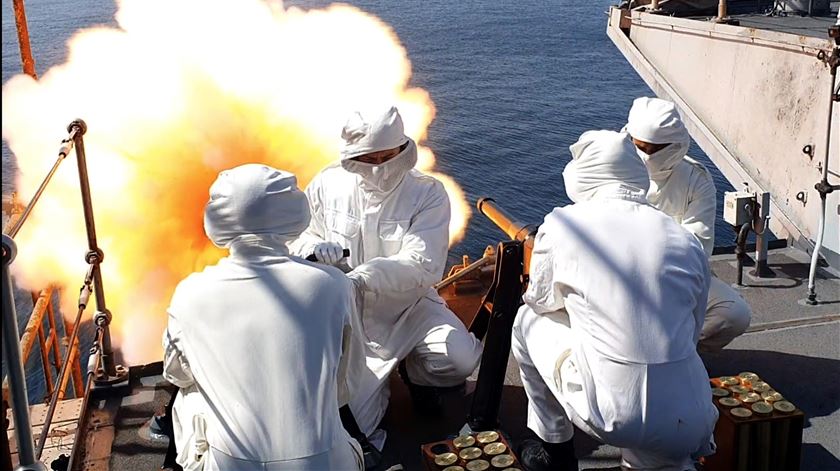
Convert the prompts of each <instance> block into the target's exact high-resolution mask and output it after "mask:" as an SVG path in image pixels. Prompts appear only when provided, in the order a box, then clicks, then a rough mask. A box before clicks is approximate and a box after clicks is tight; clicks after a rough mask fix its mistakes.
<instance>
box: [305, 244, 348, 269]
mask: <svg viewBox="0 0 840 471" xmlns="http://www.w3.org/2000/svg"><path fill="white" fill-rule="evenodd" d="M312 252H313V253H312V255H313V256H314V257H315V261H317V262H321V263H326V264H328V265H335V264H336V263H338V262H339V261H340V260H341V259H342V258H344V257H346V255H345V254H344V252H345V251H344V249H343V248H342V247H341V245H339V244H337V243H335V242H321V243H319V244H317V245H316V246H315V247H313V249H312ZM307 258H309V257H307Z"/></svg>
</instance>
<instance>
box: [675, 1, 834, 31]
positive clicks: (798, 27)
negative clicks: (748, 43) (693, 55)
mask: <svg viewBox="0 0 840 471" xmlns="http://www.w3.org/2000/svg"><path fill="white" fill-rule="evenodd" d="M838 9H840V1H832V2H830V3H829V13H828V15H827V16H803V15H799V14H796V13H785V12H779V13H774V14H770V13H755V12H753V13H738V12H737V10H736V11H735V12H734V13H733V14H731V15H730V18H732V19H733V20H736V21H737V22H738V24H739V25H740V26H743V27H745V28H754V29H762V30H767V31H775V32H777V33H787V34H796V35H801V36H809V37H812V38H819V39H826V38H828V28H829V27H830V26H831V25H833V24H835V22H836V21H837V10H838ZM688 18H691V19H696V20H703V21H707V20H708V19H709V17H708V16H690V17H688Z"/></svg>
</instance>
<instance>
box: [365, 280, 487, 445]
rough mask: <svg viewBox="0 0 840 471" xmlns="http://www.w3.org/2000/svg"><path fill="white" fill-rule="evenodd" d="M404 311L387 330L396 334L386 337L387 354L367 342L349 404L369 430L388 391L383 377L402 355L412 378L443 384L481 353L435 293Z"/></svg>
mask: <svg viewBox="0 0 840 471" xmlns="http://www.w3.org/2000/svg"><path fill="white" fill-rule="evenodd" d="M407 315H408V316H409V318H408V319H406V321H405V322H403V323H401V324H400V326H399V328H398V329H399V332H395V333H394V335H392V336H391V338H392V339H394V338H397V339H399V341H392V342H390V345H389V348H388V350H389V351H390V352H391V355H389V356H388V357H387V358H383V357H381V356H380V355H378V354H376V353H375V352H374V351H372V350H371V349H370V348H366V352H365V364H366V368H365V371H364V372H363V375H364V377H363V378H361V380H360V381H359V386H358V390H357V392H356V393H355V394H354V397H353V398H352V399H351V400H350V410H352V411H353V415H354V416H355V418H356V421H357V422H358V424H359V428H360V429H361V430H362V432H364V433H365V434H366V435H368V436H370V435H371V433H373V432H374V430H375V429H376V426H377V425H378V424H379V422H380V421H381V420H382V417H383V416H384V415H385V411H386V409H387V408H388V399H389V398H390V396H391V392H390V389H389V388H388V377H389V375H390V374H391V372H393V371H394V369H395V368H396V367H397V366H398V365H399V362H400V361H401V360H403V359H405V360H406V369H407V370H408V376H409V377H410V378H411V381H412V382H413V383H414V384H418V385H421V386H443V387H446V386H455V385H458V384H459V383H461V382H463V381H464V380H465V379H466V378H467V377H468V376H469V375H470V374H472V372H473V371H474V370H475V368H476V366H478V362H479V360H480V359H481V350H482V345H481V342H480V341H479V340H478V339H477V338H476V337H475V336H474V335H473V334H471V333H470V332H468V331H467V328H466V327H465V326H464V324H463V323H462V322H461V320H460V319H458V317H457V316H456V315H455V314H454V313H453V312H452V311H450V310H449V308H447V307H446V304H444V303H443V302H442V300H440V299H439V298H438V299H433V298H430V297H423V298H421V300H420V301H419V302H418V304H417V305H416V306H415V307H414V308H412V311H411V312H409V313H408V314H407Z"/></svg>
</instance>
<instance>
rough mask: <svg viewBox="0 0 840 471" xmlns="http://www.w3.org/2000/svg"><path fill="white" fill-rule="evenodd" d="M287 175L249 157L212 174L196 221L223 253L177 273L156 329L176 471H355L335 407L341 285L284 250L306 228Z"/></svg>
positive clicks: (344, 329)
mask: <svg viewBox="0 0 840 471" xmlns="http://www.w3.org/2000/svg"><path fill="white" fill-rule="evenodd" d="M309 219H310V215H309V204H308V202H307V200H306V196H305V195H304V193H303V192H301V191H300V190H299V189H298V187H297V181H296V179H295V177H294V175H292V174H289V173H286V172H282V171H279V170H276V169H273V168H271V167H267V166H264V165H257V164H249V165H243V166H240V167H236V168H234V169H231V170H227V171H224V172H222V173H220V174H219V176H218V179H217V180H216V182H215V183H213V185H212V186H211V188H210V200H209V201H208V203H207V205H206V207H205V211H204V228H205V231H206V233H207V236H208V237H209V238H210V240H211V241H212V242H213V243H214V244H215V245H217V246H218V247H221V248H226V249H228V250H229V251H230V254H229V255H228V256H227V257H225V258H223V259H222V260H221V261H219V263H218V264H216V265H213V266H209V267H207V268H205V269H204V271H202V272H198V273H194V274H192V275H190V276H188V277H187V278H186V279H184V280H183V281H182V282H181V283H180V284H179V285H178V287H177V289H176V290H175V294H174V295H173V297H172V302H171V305H170V307H169V310H168V312H169V323H168V326H167V329H166V332H165V333H164V339H163V343H164V348H165V361H164V377H165V378H166V379H167V380H169V381H170V382H172V383H173V384H175V385H176V386H178V387H180V388H181V390H180V392H179V393H178V394H179V397H178V398H177V400H176V403H175V405H174V407H173V424H174V429H175V440H176V443H177V445H178V463H179V464H180V465H182V466H183V467H184V468H185V469H187V470H202V469H203V470H252V469H253V470H287V469H294V470H324V469H331V470H333V469H334V470H359V469H363V463H362V457H361V451H360V449H359V446H358V444H357V443H356V442H355V441H354V440H353V439H352V438H350V437H349V435H348V434H347V432H345V430H344V428H343V427H342V425H341V420H340V418H339V411H338V409H339V405H340V404H341V403H346V402H347V401H348V397H349V391H348V385H347V382H346V380H345V378H346V377H347V376H349V375H348V374H347V370H348V368H353V366H352V363H353V358H358V359H359V361H358V365H357V366H356V367H357V368H362V367H363V363H362V362H363V357H362V356H361V355H358V356H356V355H354V353H353V352H354V351H356V350H355V349H354V348H352V343H351V342H352V337H353V336H352V332H351V329H350V318H351V311H352V310H353V309H354V308H355V301H354V300H353V292H352V289H351V283H350V281H349V280H347V278H346V277H345V276H344V275H343V274H342V273H341V272H340V271H339V270H337V269H335V268H333V267H326V266H323V265H317V264H314V263H309V262H306V261H304V260H302V259H299V258H296V257H292V256H290V255H289V252H288V250H287V248H286V243H287V242H288V241H290V240H292V239H294V238H296V237H298V236H299V235H300V233H301V232H303V231H304V229H306V227H307V225H308V224H309Z"/></svg>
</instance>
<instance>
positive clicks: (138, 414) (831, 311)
mask: <svg viewBox="0 0 840 471" xmlns="http://www.w3.org/2000/svg"><path fill="white" fill-rule="evenodd" d="M712 266H713V271H714V272H715V273H716V274H717V276H718V277H719V278H721V279H723V280H724V281H727V282H734V281H735V280H736V261H735V257H734V255H731V254H721V255H715V256H714V258H713V263H712ZM769 266H770V268H772V269H773V271H774V273H775V277H773V278H765V279H757V278H754V277H752V276H750V275H749V274H748V273H747V272H745V275H744V282H745V284H746V287H744V288H741V292H742V293H743V295H744V296H745V298H746V299H747V300H748V302H749V303H750V305H751V306H752V307H753V310H754V316H753V321H752V325H751V327H750V329H749V331H748V332H747V333H746V334H744V335H743V336H741V337H740V338H738V339H736V340H735V341H734V342H733V343H732V344H731V345H729V346H728V347H727V348H726V349H724V350H723V351H722V352H720V353H717V354H712V355H704V357H703V359H704V361H705V363H706V366H707V368H708V370H709V374H710V375H711V376H720V375H724V374H736V373H738V372H740V371H744V370H750V371H754V372H756V373H758V374H759V375H760V376H761V377H762V378H764V379H765V380H767V381H768V382H769V383H770V384H772V385H773V386H774V387H776V388H777V389H778V390H779V391H780V392H781V393H782V394H784V395H785V396H786V397H787V398H788V399H789V400H791V401H792V402H793V403H794V404H796V405H797V406H798V407H799V408H800V409H802V410H803V411H804V412H805V414H806V421H805V430H804V434H803V444H802V457H803V458H802V468H801V469H802V470H804V471H828V470H840V439H838V437H840V381H837V378H840V342H838V339H840V276H838V274H837V273H836V272H833V271H830V270H829V269H828V268H824V267H823V268H820V269H819V271H818V274H819V279H818V283H817V289H818V293H819V295H820V299H821V303H820V304H819V305H818V306H807V305H805V304H804V302H803V298H804V297H805V294H806V286H807V276H808V257H807V255H806V254H805V253H803V252H801V251H798V250H795V249H791V248H782V249H776V250H771V251H770V256H769ZM748 269H749V268H746V269H745V270H748ZM474 386H475V382H474V378H471V379H470V380H468V381H467V385H466V388H465V390H464V391H453V392H449V393H446V395H445V404H444V414H443V416H442V417H440V418H432V417H423V416H418V415H415V414H414V412H413V411H412V408H411V405H410V400H409V397H408V393H407V390H406V388H405V386H404V385H403V384H402V382H401V381H400V380H399V378H398V377H397V376H396V375H394V376H393V377H392V379H391V389H392V398H391V407H390V408H389V410H388V413H387V415H386V417H385V419H384V421H383V423H382V427H383V428H384V429H386V430H387V431H388V441H387V444H386V448H385V453H384V456H385V461H386V468H387V467H390V466H392V465H395V464H401V465H402V466H403V468H404V469H406V470H420V469H422V464H421V462H420V452H419V450H420V444H423V443H429V442H433V441H437V440H440V439H443V438H446V437H447V436H451V435H455V434H457V433H458V431H459V430H460V429H461V428H462V426H463V425H464V423H465V417H466V414H467V412H468V410H469V405H470V399H471V395H470V393H471V391H472V390H473V389H474ZM504 388H505V389H504V393H503V399H502V401H503V402H502V406H501V411H500V419H501V425H500V428H501V429H502V430H503V431H504V432H505V433H507V435H508V437H509V438H510V439H512V443H515V442H516V440H517V439H518V438H520V437H522V436H523V434H524V433H525V416H526V398H525V393H524V391H523V389H522V386H521V381H520V379H519V375H518V370H517V367H516V364H515V361H514V360H513V358H512V357H511V358H510V359H509V362H508V370H507V375H506V380H505V386H504ZM170 393H171V387H170V386H169V385H168V384H167V383H166V382H165V381H164V380H163V379H162V377H161V376H160V364H159V363H158V364H155V365H149V366H146V367H135V368H132V380H131V388H130V392H129V393H128V394H127V395H124V396H122V397H113V396H105V397H103V398H101V399H94V400H92V401H91V403H90V407H89V408H88V414H89V415H88V430H89V432H90V433H88V434H87V436H86V440H85V447H86V451H85V456H86V460H85V463H84V466H83V467H81V468H79V469H86V470H106V469H111V470H125V469H158V468H159V467H160V465H161V463H162V460H163V455H164V453H165V450H166V443H164V442H161V441H159V440H155V439H152V438H151V437H150V435H149V431H148V426H147V424H148V421H149V419H150V418H151V417H152V416H153V415H154V414H156V413H161V412H162V411H163V410H164V407H165V404H166V402H167V401H168V399H169V395H170ZM575 445H576V449H577V452H578V455H579V457H580V458H581V463H580V469H581V470H590V469H613V470H615V469H618V456H619V452H618V450H617V449H615V448H613V447H610V446H606V445H603V444H600V443H598V442H596V441H594V440H592V439H591V438H589V437H588V436H586V435H585V434H584V433H577V434H576V436H575Z"/></svg>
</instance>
